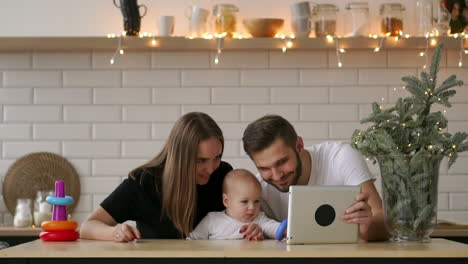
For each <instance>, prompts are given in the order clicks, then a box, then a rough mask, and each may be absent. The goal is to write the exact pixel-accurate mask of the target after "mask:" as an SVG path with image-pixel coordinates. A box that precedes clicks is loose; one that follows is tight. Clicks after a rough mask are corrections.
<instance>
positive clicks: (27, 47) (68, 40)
mask: <svg viewBox="0 0 468 264" xmlns="http://www.w3.org/2000/svg"><path fill="white" fill-rule="evenodd" d="M151 40H152V39H151V38H138V37H126V38H124V40H123V43H122V44H123V48H124V49H128V50H165V51H167V50H216V49H217V45H216V41H217V40H215V39H211V40H209V39H187V38H184V37H167V38H156V40H157V45H156V46H152V45H151ZM437 40H438V42H440V41H441V42H443V43H444V44H445V48H450V49H459V48H460V41H462V40H461V39H460V38H458V39H455V38H451V37H440V38H438V39H437ZM379 41H380V39H372V38H343V39H340V40H339V47H340V48H344V49H374V48H375V47H377V46H378V45H379ZM463 41H464V46H465V48H468V41H467V39H464V40H463ZM284 42H285V41H284V40H282V39H277V38H251V39H224V44H223V50H272V49H281V47H282V46H283V45H284ZM117 44H118V39H117V38H107V37H0V51H3V52H5V51H79V50H115V49H116V48H117ZM293 45H294V46H293V48H292V49H294V50H298V49H299V50H323V49H334V48H335V43H334V42H332V43H330V42H328V41H327V39H326V38H307V39H295V40H293ZM425 46H426V39H425V38H423V37H413V38H408V39H406V38H402V39H400V40H398V41H396V40H395V39H394V38H388V39H385V40H384V43H383V47H382V49H424V48H425Z"/></svg>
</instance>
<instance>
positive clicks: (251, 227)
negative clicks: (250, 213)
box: [239, 224, 263, 240]
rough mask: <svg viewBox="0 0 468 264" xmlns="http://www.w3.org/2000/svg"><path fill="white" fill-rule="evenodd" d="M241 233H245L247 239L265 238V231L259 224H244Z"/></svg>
mask: <svg viewBox="0 0 468 264" xmlns="http://www.w3.org/2000/svg"><path fill="white" fill-rule="evenodd" d="M239 233H241V234H244V236H243V238H244V239H246V240H263V231H262V229H261V228H260V226H259V225H257V224H247V225H243V226H242V227H241V228H240V230H239Z"/></svg>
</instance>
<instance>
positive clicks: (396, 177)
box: [352, 44, 468, 240]
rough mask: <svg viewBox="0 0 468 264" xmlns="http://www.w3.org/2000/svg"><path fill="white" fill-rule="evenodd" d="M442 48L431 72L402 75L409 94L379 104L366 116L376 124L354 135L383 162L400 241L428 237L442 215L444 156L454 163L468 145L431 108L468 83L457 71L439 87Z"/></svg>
mask: <svg viewBox="0 0 468 264" xmlns="http://www.w3.org/2000/svg"><path fill="white" fill-rule="evenodd" d="M442 47H443V45H442V44H440V45H439V46H438V47H437V48H436V49H435V52H434V55H433V57H432V63H431V67H430V71H429V72H421V76H420V79H418V78H417V77H414V76H405V77H403V78H402V80H403V81H404V82H405V88H406V90H407V91H408V92H409V93H410V95H409V96H408V97H405V98H399V99H398V100H397V102H396V104H395V106H393V107H389V108H386V109H384V108H383V107H382V106H380V105H379V104H378V103H373V104H372V110H373V111H372V113H371V114H370V116H369V117H368V118H365V119H363V120H362V121H361V123H371V126H370V127H369V128H368V129H367V130H364V131H361V130H355V131H354V133H353V136H352V146H353V147H354V148H356V149H357V150H359V151H360V152H361V153H362V154H363V155H364V156H365V157H367V158H370V159H372V160H373V162H374V163H375V162H377V161H378V162H379V166H380V172H381V176H382V191H383V198H384V207H385V208H384V209H385V217H386V224H387V227H389V229H390V232H391V233H392V235H393V238H394V240H398V238H395V237H400V238H401V237H404V238H407V239H408V240H420V239H423V238H424V237H426V238H427V239H428V235H429V234H430V232H432V230H429V231H428V229H431V227H433V225H434V224H435V219H436V214H437V209H436V205H437V184H438V170H439V164H440V161H441V160H442V159H443V158H444V157H448V158H449V163H448V167H449V168H450V166H452V164H453V163H454V162H455V160H456V159H457V157H458V153H459V152H463V151H466V150H468V142H467V141H466V139H467V137H468V134H467V133H465V132H457V133H455V134H453V135H452V134H451V133H448V132H445V131H444V129H445V128H446V127H447V122H448V121H447V119H446V118H445V116H444V114H443V113H441V112H440V111H436V112H431V106H432V105H433V104H441V105H443V106H445V107H451V104H450V103H449V98H450V97H452V96H454V95H455V94H456V91H455V90H454V89H452V88H454V87H456V86H461V85H463V81H461V80H457V78H456V76H455V75H452V76H450V77H448V78H447V79H446V80H445V81H443V82H442V84H440V86H438V87H437V86H436V84H437V74H438V72H439V63H440V58H441V55H442ZM436 87H437V88H436ZM428 233H429V234H428Z"/></svg>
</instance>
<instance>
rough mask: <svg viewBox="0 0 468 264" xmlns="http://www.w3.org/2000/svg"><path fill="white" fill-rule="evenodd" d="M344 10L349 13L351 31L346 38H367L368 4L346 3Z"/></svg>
mask: <svg viewBox="0 0 468 264" xmlns="http://www.w3.org/2000/svg"><path fill="white" fill-rule="evenodd" d="M346 9H347V10H349V11H350V12H351V22H352V23H351V27H352V28H351V30H350V31H349V33H348V34H346V35H347V36H350V37H357V36H367V35H369V33H370V31H369V4H368V3H362V2H361V3H348V4H347V5H346Z"/></svg>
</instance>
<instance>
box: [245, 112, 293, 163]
mask: <svg viewBox="0 0 468 264" xmlns="http://www.w3.org/2000/svg"><path fill="white" fill-rule="evenodd" d="M277 138H281V139H283V140H284V143H285V144H286V145H287V146H289V147H292V148H293V149H294V148H295V147H296V142H297V133H296V131H295V130H294V127H293V126H292V125H291V123H289V122H288V120H286V119H284V118H283V117H281V116H279V115H266V116H264V117H261V118H259V119H257V120H255V121H254V122H252V123H250V124H249V125H248V126H247V128H246V129H245V131H244V136H243V137H242V141H243V144H244V150H245V152H246V153H247V154H248V155H249V156H250V157H251V158H252V154H253V153H256V152H259V151H262V150H264V149H266V148H267V147H269V146H270V145H271V144H273V142H274V141H275V140H276V139H277Z"/></svg>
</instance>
